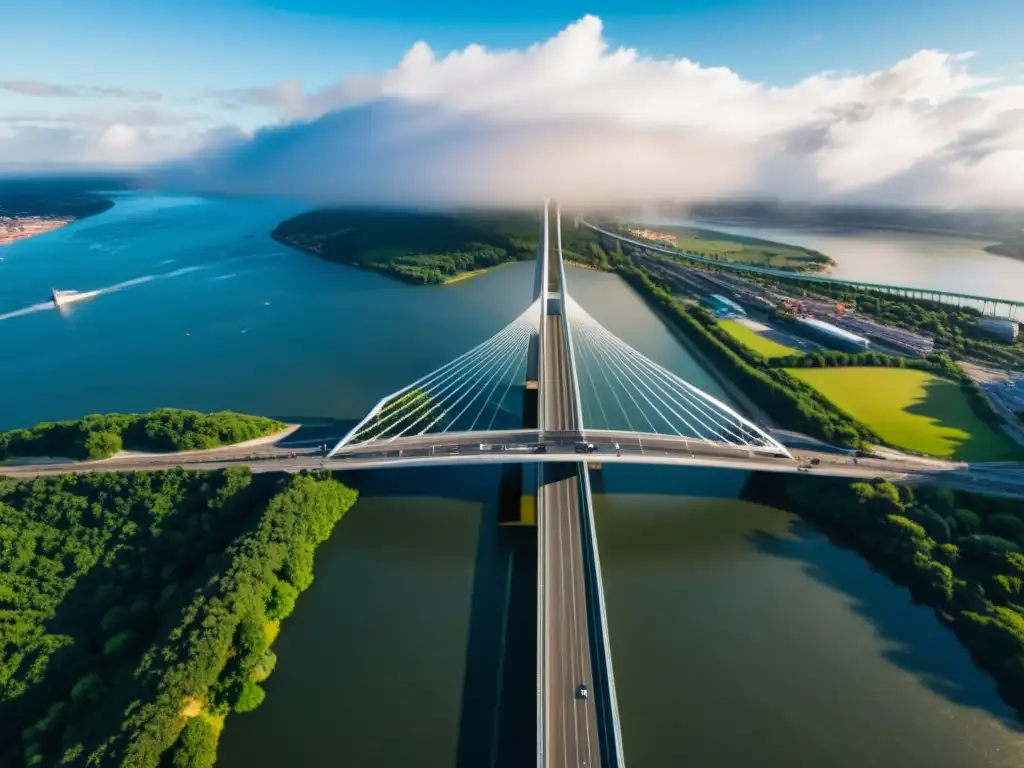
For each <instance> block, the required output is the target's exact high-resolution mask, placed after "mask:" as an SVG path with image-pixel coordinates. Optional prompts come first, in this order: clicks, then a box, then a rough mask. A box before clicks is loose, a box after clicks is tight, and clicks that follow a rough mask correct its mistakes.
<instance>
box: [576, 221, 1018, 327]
mask: <svg viewBox="0 0 1024 768" xmlns="http://www.w3.org/2000/svg"><path fill="white" fill-rule="evenodd" d="M576 221H577V222H578V223H579V224H581V225H583V226H584V227H587V228H588V229H591V230H593V231H594V232H598V233H600V234H602V235H605V236H606V237H610V238H613V239H615V240H618V241H619V242H621V243H625V244H627V245H632V246H634V247H636V248H643V249H645V250H647V251H651V252H653V253H663V254H667V255H669V256H672V257H674V258H676V259H685V260H687V261H692V262H696V263H698V264H705V265H707V266H713V267H716V268H719V269H728V270H731V271H735V272H740V273H745V274H748V275H754V276H758V275H760V276H763V277H774V278H780V279H783V280H792V281H797V282H804V283H817V284H818V285H823V286H829V285H834V286H838V287H840V288H853V289H855V290H862V291H870V292H873V293H884V294H889V295H892V296H900V297H905V298H912V299H926V300H928V301H934V302H937V303H940V304H950V305H952V306H957V307H973V308H975V309H978V310H981V312H982V313H983V314H986V315H991V316H992V317H1003V318H1006V319H1009V320H1013V319H1016V318H1017V317H1018V315H1019V316H1021V317H1024V301H1016V300H1013V299H1000V298H994V297H992V296H976V295H973V294H969V293H955V292H951V291H939V290H935V289H930V288H913V287H909V286H905V285H888V284H885V283H865V282H858V281H853V280H841V279H839V278H836V277H827V276H825V275H815V274H808V273H806V272H790V271H787V270H784V269H773V268H771V267H757V266H754V265H752V264H736V263H733V262H729V261H724V260H722V259H712V258H709V257H707V256H700V255H699V254H696V253H690V252H688V251H682V250H679V249H678V248H665V247H664V246H660V245H656V244H654V243H651V242H646V241H644V240H639V239H637V238H632V237H626V236H625V235H620V234H619V233H617V232H611V231H609V230H607V229H602V228H601V227H598V226H597V225H595V224H591V223H590V222H587V221H585V220H583V219H582V218H578V219H576Z"/></svg>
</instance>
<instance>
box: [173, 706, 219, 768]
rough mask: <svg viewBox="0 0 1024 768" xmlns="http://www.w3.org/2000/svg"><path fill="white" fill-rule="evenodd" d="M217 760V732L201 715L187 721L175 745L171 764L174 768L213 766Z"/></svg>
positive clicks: (210, 767)
mask: <svg viewBox="0 0 1024 768" xmlns="http://www.w3.org/2000/svg"><path fill="white" fill-rule="evenodd" d="M216 760H217V732H216V731H215V730H214V729H213V726H212V725H211V724H210V723H209V722H207V721H206V720H205V719H203V718H201V717H190V718H189V719H188V720H186V721H185V727H184V728H182V730H181V735H180V736H179V737H178V743H177V744H176V745H175V748H174V754H173V756H172V758H171V765H172V766H173V767H174V768H213V765H214V763H215V762H216Z"/></svg>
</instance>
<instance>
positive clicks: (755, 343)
mask: <svg viewBox="0 0 1024 768" xmlns="http://www.w3.org/2000/svg"><path fill="white" fill-rule="evenodd" d="M718 324H719V325H720V326H722V329H723V330H724V331H726V332H727V333H728V334H729V335H730V336H732V337H733V338H734V339H736V341H738V342H739V343H740V344H743V345H745V346H747V347H750V348H751V349H752V350H754V351H755V352H760V353H761V354H762V355H764V356H765V357H786V356H787V355H798V354H800V350H799V349H793V348H792V347H787V346H786V345H785V344H779V342H777V341H772V340H771V339H769V338H768V337H767V336H762V335H761V334H760V333H758V332H757V331H754V330H751V329H750V328H748V327H747V326H745V325H744V324H743V323H739V322H736V321H735V320H719V321H718Z"/></svg>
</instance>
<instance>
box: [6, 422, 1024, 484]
mask: <svg viewBox="0 0 1024 768" xmlns="http://www.w3.org/2000/svg"><path fill="white" fill-rule="evenodd" d="M582 438H583V435H582V434H581V433H578V432H554V433H549V434H546V435H541V433H540V432H538V431H537V430H527V429H524V430H509V431H505V432H492V433H486V434H481V433H460V434H441V435H436V434H435V435H423V436H422V437H413V438H402V441H401V442H400V443H399V442H398V441H395V442H394V443H390V444H389V443H384V442H382V443H371V444H369V445H362V446H354V447H351V448H345V449H342V451H341V452H339V453H338V454H337V455H335V457H334V458H332V459H326V460H325V459H324V457H323V455H322V453H319V452H318V451H317V450H316V448H307V447H301V446H300V445H299V444H294V445H288V444H278V445H265V446H261V447H259V448H256V449H253V448H239V447H238V446H225V447H223V448H214V449H211V450H208V451H196V452H185V453H165V454H134V455H127V456H123V457H116V458H112V459H105V460H103V461H51V462H27V461H26V462H22V463H13V462H12V463H8V464H6V465H2V464H0V475H4V476H8V477H11V478H15V479H20V478H30V477H40V476H44V475H59V474H66V473H68V472H138V471H142V472H144V471H156V470H163V469H173V468H174V467H183V468H186V469H196V470H212V469H224V468H226V467H232V466H249V467H250V469H251V470H252V471H253V472H303V471H312V470H316V469H328V470H330V471H335V472H336V471H344V470H359V469H384V468H389V467H429V466H439V465H453V464H486V463H492V462H494V463H499V464H501V463H505V464H515V463H524V462H537V463H545V464H547V463H559V462H561V463H565V462H568V463H577V462H578V461H579V460H580V458H581V457H580V454H578V453H577V452H576V446H577V445H578V443H579V441H580V440H581V439H582ZM586 439H587V440H588V441H590V442H591V443H593V444H594V445H595V446H596V448H597V450H596V452H595V453H593V454H590V455H589V456H588V457H587V461H589V462H599V463H602V464H662V465H668V466H695V467H705V468H717V469H735V470H741V471H747V472H756V471H762V472H799V471H802V470H801V468H802V467H807V465H808V462H809V461H810V460H813V459H817V460H818V461H819V464H818V465H817V466H815V467H813V469H811V470H809V471H810V472H812V473H813V474H817V475H824V476H828V477H847V478H850V479H865V480H870V479H873V478H876V477H881V478H885V479H889V480H893V481H897V482H910V483H931V484H935V485H942V486H945V487H947V488H954V489H958V490H966V491H970V490H974V491H977V492H979V493H995V494H1002V495H1005V496H1014V497H1024V465H1022V464H1019V463H1018V464H1013V463H1011V464H1007V465H1005V466H1002V465H1000V466H996V465H989V464H976V465H968V464H964V463H954V462H943V461H938V460H916V459H910V458H906V459H898V458H890V459H888V460H881V459H866V458H860V459H856V463H854V462H855V460H854V459H853V458H852V457H848V456H842V455H836V454H834V453H827V452H823V451H817V452H816V451H810V450H794V451H793V453H794V456H795V458H794V459H784V458H775V457H772V456H770V455H764V454H754V455H750V454H748V453H747V452H746V451H744V449H739V448H734V447H731V446H728V445H725V444H721V445H705V444H700V443H697V442H695V441H693V440H689V441H687V440H686V439H685V438H681V437H668V436H662V435H644V434H636V433H631V432H614V431H607V430H589V429H588V430H587V431H586ZM616 443H617V444H618V446H619V448H618V450H616V448H615V444H616ZM542 446H543V451H544V452H543V453H538V452H537V451H538V450H539V449H541V447H542Z"/></svg>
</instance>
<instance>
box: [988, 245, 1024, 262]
mask: <svg viewBox="0 0 1024 768" xmlns="http://www.w3.org/2000/svg"><path fill="white" fill-rule="evenodd" d="M981 250H983V251H984V252H985V253H991V254H992V255H993V256H1002V257H1003V258H1004V259H1014V260H1016V261H1024V245H1021V246H1019V247H1017V246H1014V245H1011V244H1009V243H993V244H992V245H986V246H985V247H984V248H982V249H981Z"/></svg>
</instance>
